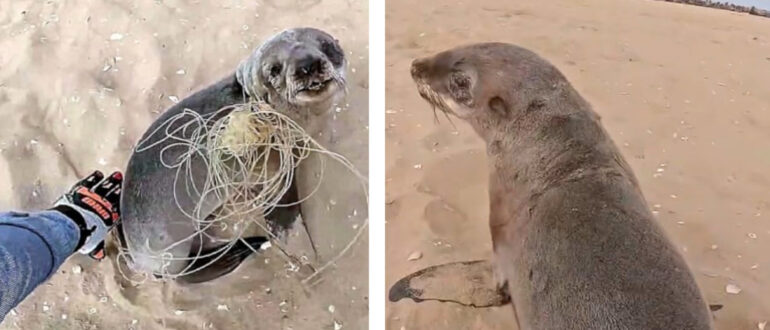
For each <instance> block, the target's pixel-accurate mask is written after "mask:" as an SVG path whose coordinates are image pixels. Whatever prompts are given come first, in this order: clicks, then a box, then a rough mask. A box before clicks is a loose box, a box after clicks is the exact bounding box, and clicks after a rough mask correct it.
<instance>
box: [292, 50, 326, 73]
mask: <svg viewBox="0 0 770 330" xmlns="http://www.w3.org/2000/svg"><path fill="white" fill-rule="evenodd" d="M323 67H324V63H323V59H321V58H320V57H318V56H313V55H307V56H304V57H302V58H300V59H299V60H297V62H296V63H295V64H294V75H295V76H297V77H298V78H307V77H312V76H314V75H320V74H322V73H323Z"/></svg>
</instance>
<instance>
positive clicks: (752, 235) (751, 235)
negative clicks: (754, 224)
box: [748, 233, 757, 239]
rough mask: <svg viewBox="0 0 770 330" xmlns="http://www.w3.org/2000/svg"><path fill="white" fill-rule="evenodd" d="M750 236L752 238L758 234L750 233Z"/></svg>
mask: <svg viewBox="0 0 770 330" xmlns="http://www.w3.org/2000/svg"><path fill="white" fill-rule="evenodd" d="M748 236H749V238H751V239H756V238H757V234H754V233H748Z"/></svg>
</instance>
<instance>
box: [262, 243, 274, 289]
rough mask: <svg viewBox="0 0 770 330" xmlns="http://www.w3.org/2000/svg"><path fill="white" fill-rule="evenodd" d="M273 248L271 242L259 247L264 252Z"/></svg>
mask: <svg viewBox="0 0 770 330" xmlns="http://www.w3.org/2000/svg"><path fill="white" fill-rule="evenodd" d="M271 246H273V244H271V243H270V241H267V242H264V243H262V245H260V246H259V249H260V250H263V251H264V250H267V249H269V248H270V247H271ZM268 290H269V289H268Z"/></svg>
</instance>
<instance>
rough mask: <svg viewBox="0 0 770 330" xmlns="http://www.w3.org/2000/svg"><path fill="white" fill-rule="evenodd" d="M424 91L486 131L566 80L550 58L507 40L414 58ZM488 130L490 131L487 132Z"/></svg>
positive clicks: (450, 111) (445, 108)
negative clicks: (505, 42) (546, 59)
mask: <svg viewBox="0 0 770 330" xmlns="http://www.w3.org/2000/svg"><path fill="white" fill-rule="evenodd" d="M411 73H412V78H413V79H414V81H415V82H416V83H417V89H418V91H419V93H420V96H422V98H424V99H425V100H426V101H428V103H430V104H431V105H432V106H433V108H434V111H435V109H439V110H441V111H443V112H444V113H447V114H452V115H455V116H457V117H459V118H462V119H464V120H466V121H468V122H469V123H471V125H473V126H474V127H475V128H476V130H477V131H479V133H482V132H481V131H483V130H486V129H490V128H494V127H495V126H496V127H501V128H502V126H500V125H496V124H501V122H504V121H511V120H512V118H514V117H516V116H517V114H519V113H522V112H523V111H526V110H527V109H531V108H530V107H531V106H536V105H537V103H538V102H541V101H542V100H543V97H544V96H547V95H549V94H550V93H552V92H553V90H554V89H555V88H560V87H561V86H563V85H564V84H565V83H566V79H565V78H564V76H563V75H562V74H561V73H559V71H558V70H557V69H556V68H555V67H553V66H552V65H551V64H549V63H548V62H547V61H545V60H544V59H542V58H540V57H539V56H538V55H536V54H535V53H533V52H531V51H529V50H526V49H524V48H521V47H518V46H514V45H510V44H504V43H482V44H474V45H469V46H463V47H458V48H454V49H451V50H447V51H444V52H441V53H438V54H436V55H434V56H430V57H426V58H421V59H417V60H415V61H414V62H412V68H411ZM481 135H482V136H483V135H484V134H481Z"/></svg>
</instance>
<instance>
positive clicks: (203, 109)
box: [119, 28, 346, 283]
mask: <svg viewBox="0 0 770 330" xmlns="http://www.w3.org/2000/svg"><path fill="white" fill-rule="evenodd" d="M345 67H346V59H345V55H344V52H343V50H342V48H341V47H340V45H339V43H338V41H337V40H336V39H334V38H333V37H332V36H331V35H329V34H328V33H326V32H323V31H321V30H318V29H314V28H294V29H289V30H285V31H283V32H280V33H278V34H276V35H275V36H273V37H272V38H270V39H268V40H267V41H265V42H264V43H263V44H262V45H260V46H259V47H258V48H257V49H256V50H255V51H254V52H253V53H252V55H251V56H249V57H248V58H247V59H246V60H244V61H243V62H241V64H240V65H239V66H238V68H237V69H236V71H235V72H234V73H232V74H230V75H229V76H227V77H225V78H224V79H222V80H220V81H219V82H217V83H215V84H213V85H211V86H209V87H206V88H205V89H203V90H200V91H198V92H196V93H194V94H193V95H191V96H189V97H187V98H185V99H183V100H182V101H180V102H179V103H177V104H176V105H174V106H172V107H171V108H169V109H168V110H167V111H165V112H164V113H163V114H162V115H161V116H159V117H158V118H157V119H156V120H155V121H154V122H153V123H152V124H151V125H150V127H149V128H148V129H147V131H146V132H145V133H144V135H143V136H142V138H141V140H140V141H141V143H140V144H141V145H145V146H151V147H149V148H147V149H145V150H142V151H141V152H139V151H135V152H134V153H133V154H132V155H131V157H130V159H129V161H128V167H127V170H126V173H125V180H124V183H123V194H122V199H121V208H122V210H123V212H122V217H123V221H122V222H121V225H120V228H119V236H120V241H121V243H122V245H124V246H125V247H127V248H128V250H129V251H130V252H131V255H130V259H131V260H130V261H131V263H132V268H133V269H134V270H136V271H140V272H145V273H152V274H156V275H160V274H179V273H180V272H183V271H184V270H186V269H198V268H200V267H205V268H202V270H200V271H197V272H194V273H191V274H187V275H184V276H180V277H177V278H176V279H177V280H179V281H181V282H183V283H201V282H206V281H210V280H213V279H215V278H218V277H220V276H222V275H225V274H227V273H229V272H231V271H233V270H234V269H235V268H236V267H237V266H238V265H239V264H240V263H241V262H242V261H243V260H244V259H245V258H246V257H248V256H249V255H250V254H252V251H256V250H258V249H259V247H260V246H261V245H262V243H264V242H266V241H267V239H266V238H265V237H261V236H252V237H245V238H243V239H240V240H238V241H237V242H236V243H235V244H234V245H233V246H232V247H231V248H230V249H229V250H227V252H225V253H224V255H222V254H221V253H217V251H223V249H222V248H223V246H224V244H227V243H218V244H211V242H204V241H203V240H202V239H196V240H189V239H187V238H189V237H191V235H194V233H195V232H196V231H197V230H198V229H199V228H196V225H195V224H194V222H193V221H192V219H191V218H190V216H189V215H190V214H193V213H194V210H197V211H198V212H197V216H198V217H200V219H205V218H208V217H211V216H213V215H214V214H215V213H216V211H217V209H218V208H219V207H220V206H222V204H223V200H224V199H225V198H226V196H215V195H217V194H207V195H206V196H205V197H204V199H203V203H202V204H201V205H198V202H199V201H200V200H201V195H200V194H199V193H198V192H197V190H196V189H190V187H202V186H203V183H204V181H205V180H206V178H207V174H208V173H207V170H206V166H205V165H206V163H205V161H206V160H205V159H203V158H202V156H193V157H192V158H191V160H190V162H189V163H188V165H187V166H188V168H187V169H186V170H187V172H188V175H186V178H181V177H180V178H177V175H178V174H177V169H172V168H169V167H166V166H164V165H163V164H162V162H161V157H163V159H164V160H166V161H173V159H177V158H179V157H180V156H181V155H182V154H183V153H184V152H186V148H174V146H173V144H174V143H175V140H174V139H166V136H165V134H157V132H175V133H174V134H176V135H175V137H177V138H180V139H186V138H189V135H190V134H191V133H190V132H188V130H179V131H177V130H176V129H177V128H179V127H181V125H183V124H184V122H183V121H173V120H169V119H171V118H174V117H175V116H178V115H179V114H180V113H182V112H183V111H193V112H195V113H197V114H199V115H201V116H207V115H212V114H215V113H216V114H220V113H221V112H218V111H220V110H221V109H222V108H225V107H227V106H231V105H235V104H242V103H246V102H251V101H260V102H265V103H267V104H269V105H270V106H271V107H272V108H273V109H275V110H276V111H279V112H282V113H284V114H286V115H289V117H291V118H292V119H295V120H297V122H298V123H299V124H300V125H302V124H303V123H304V124H308V123H312V121H313V118H314V117H315V116H318V115H321V114H324V113H326V112H328V111H329V110H330V109H331V108H332V106H333V105H334V104H335V103H336V102H338V101H339V100H340V99H341V98H342V97H343V96H344V94H345V90H346V83H345ZM221 114H226V113H221ZM303 127H304V126H303ZM297 201H298V196H297V189H296V182H291V189H289V191H288V192H287V193H286V194H285V195H284V196H283V197H282V200H281V202H280V204H281V205H292V206H285V207H277V208H276V209H275V210H273V211H272V212H271V213H269V214H267V215H266V216H265V218H266V220H267V221H268V222H270V223H272V224H277V225H280V226H288V225H290V224H291V223H292V222H293V221H294V220H295V219H296V218H297V216H298V215H299V214H300V205H293V204H296V202H297ZM196 207H198V209H196ZM193 256H200V257H197V258H192V257H193Z"/></svg>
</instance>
